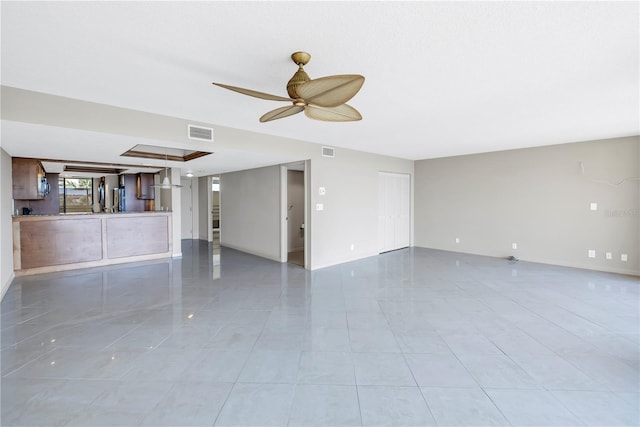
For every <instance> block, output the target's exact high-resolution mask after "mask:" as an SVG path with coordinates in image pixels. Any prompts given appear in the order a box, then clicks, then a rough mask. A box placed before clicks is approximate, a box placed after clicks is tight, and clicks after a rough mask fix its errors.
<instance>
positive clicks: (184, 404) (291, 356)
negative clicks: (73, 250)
mask: <svg viewBox="0 0 640 427" xmlns="http://www.w3.org/2000/svg"><path fill="white" fill-rule="evenodd" d="M639 290H640V283H639V281H638V278H637V277H629V276H621V275H615V274H607V273H600V272H593V271H586V270H577V269H570V268H562V267H554V266H548V265H541V264H533V263H527V262H522V261H521V262H519V263H517V264H510V263H508V262H506V261H504V260H500V259H496V258H488V257H480V256H473V255H464V254H456V253H451V252H443V251H436V250H428V249H417V248H416V249H406V250H402V251H397V252H392V253H387V254H383V255H380V256H377V257H373V258H368V259H364V260H360V261H355V262H350V263H346V264H342V265H339V266H335V267H330V268H325V269H321V270H317V271H314V272H309V271H305V270H304V269H302V268H300V267H298V266H295V265H292V264H286V263H284V264H280V263H276V262H272V261H268V260H265V259H261V258H257V257H254V256H251V255H247V254H244V253H241V252H237V251H234V250H231V249H226V248H223V249H222V250H220V249H219V248H213V247H212V246H210V245H208V244H207V243H206V242H202V241H194V242H191V241H185V242H183V258H182V259H176V260H165V261H158V262H149V263H137V264H127V265H120V266H113V267H109V268H100V269H91V270H77V271H73V272H65V273H57V274H46V275H38V276H31V277H23V278H17V279H15V281H14V283H13V285H12V286H11V288H10V289H9V291H8V292H7V294H6V296H5V298H4V300H3V301H2V307H1V308H2V324H1V327H2V351H1V366H2V384H1V386H2V389H1V390H2V404H1V409H2V411H1V417H2V418H1V423H2V425H3V426H18V425H20V426H23V425H56V426H57V425H60V426H64V425H69V426H72V425H76V426H88V425H105V426H107V425H108V426H116V425H122V426H162V425H166V426H212V425H215V426H399V425H419V426H428V425H440V426H478V425H507V426H508V425H535V426H541V425H550V426H557V425H563V426H568V425H576V426H578V425H592V426H637V425H638V424H639V422H640V420H639V416H638V413H639V392H640V390H639V378H640V366H639V349H640V345H639V343H640V334H639V324H640V316H639V303H640V300H639Z"/></svg>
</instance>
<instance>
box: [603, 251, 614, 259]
mask: <svg viewBox="0 0 640 427" xmlns="http://www.w3.org/2000/svg"><path fill="white" fill-rule="evenodd" d="M604 257H605V258H606V259H612V258H613V255H612V254H611V252H607V253H606V254H605V255H604Z"/></svg>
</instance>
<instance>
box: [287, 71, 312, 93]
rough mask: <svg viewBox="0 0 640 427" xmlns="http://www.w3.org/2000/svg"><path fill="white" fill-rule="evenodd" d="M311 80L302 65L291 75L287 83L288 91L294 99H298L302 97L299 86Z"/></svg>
mask: <svg viewBox="0 0 640 427" xmlns="http://www.w3.org/2000/svg"><path fill="white" fill-rule="evenodd" d="M309 80H311V79H310V78H309V76H308V75H307V73H306V72H305V71H304V70H303V69H302V65H300V68H298V71H296V73H295V74H294V75H293V77H291V79H290V80H289V82H288V83H287V93H288V94H289V96H290V97H291V98H292V99H295V100H298V99H300V95H298V87H300V85H302V84H304V83H306V82H308V81H309Z"/></svg>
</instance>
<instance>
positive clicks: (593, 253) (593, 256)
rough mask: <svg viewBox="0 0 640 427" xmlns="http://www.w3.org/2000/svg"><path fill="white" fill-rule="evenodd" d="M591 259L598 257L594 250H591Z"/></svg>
mask: <svg viewBox="0 0 640 427" xmlns="http://www.w3.org/2000/svg"><path fill="white" fill-rule="evenodd" d="M588 255H589V258H595V257H596V251H594V250H593V249H589V253H588Z"/></svg>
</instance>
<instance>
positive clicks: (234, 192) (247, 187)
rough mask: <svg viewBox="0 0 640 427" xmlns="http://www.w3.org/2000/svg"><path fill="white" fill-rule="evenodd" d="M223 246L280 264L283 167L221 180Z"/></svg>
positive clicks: (254, 171) (228, 175) (226, 175)
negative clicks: (281, 175)
mask: <svg viewBox="0 0 640 427" xmlns="http://www.w3.org/2000/svg"><path fill="white" fill-rule="evenodd" d="M220 188H221V191H220V193H221V194H220V199H221V204H220V209H221V211H220V223H221V224H222V227H221V233H220V243H221V244H222V245H223V246H227V247H230V248H234V249H238V250H241V251H244V252H248V253H251V254H254V255H258V256H261V257H265V258H269V259H272V260H274V261H280V167H279V166H268V167H264V168H259V169H252V170H247V171H241V172H231V173H225V174H223V175H221V177H220Z"/></svg>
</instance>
